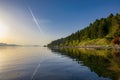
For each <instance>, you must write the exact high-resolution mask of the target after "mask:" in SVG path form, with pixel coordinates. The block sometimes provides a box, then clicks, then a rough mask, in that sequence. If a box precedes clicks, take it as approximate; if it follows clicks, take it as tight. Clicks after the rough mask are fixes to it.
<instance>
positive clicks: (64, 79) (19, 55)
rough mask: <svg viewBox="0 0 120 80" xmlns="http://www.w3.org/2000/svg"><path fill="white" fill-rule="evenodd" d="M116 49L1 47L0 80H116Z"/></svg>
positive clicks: (118, 64)
mask: <svg viewBox="0 0 120 80" xmlns="http://www.w3.org/2000/svg"><path fill="white" fill-rule="evenodd" d="M119 76H120V55H119V50H85V49H59V50H51V49H48V48H44V47H0V80H119V79H120V77H119Z"/></svg>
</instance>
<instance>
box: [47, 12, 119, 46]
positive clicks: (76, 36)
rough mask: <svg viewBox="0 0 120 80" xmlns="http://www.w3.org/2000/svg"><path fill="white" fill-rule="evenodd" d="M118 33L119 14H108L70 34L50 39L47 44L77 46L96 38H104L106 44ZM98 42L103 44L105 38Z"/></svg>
mask: <svg viewBox="0 0 120 80" xmlns="http://www.w3.org/2000/svg"><path fill="white" fill-rule="evenodd" d="M115 34H117V35H120V14H116V15H115V16H114V15H113V14H110V15H109V16H108V17H107V18H101V19H100V20H98V19H96V21H95V22H93V23H90V25H89V26H88V27H86V28H84V29H82V30H78V31H77V32H75V33H72V34H71V35H69V36H67V37H65V38H61V39H58V40H55V41H52V42H51V43H50V44H48V46H77V45H80V44H81V42H85V41H86V42H90V40H91V44H94V42H92V41H94V40H96V39H106V42H107V44H109V43H111V41H112V39H113V37H114V35H115ZM101 41H102V42H101V43H100V40H99V44H105V43H106V42H105V40H101Z"/></svg>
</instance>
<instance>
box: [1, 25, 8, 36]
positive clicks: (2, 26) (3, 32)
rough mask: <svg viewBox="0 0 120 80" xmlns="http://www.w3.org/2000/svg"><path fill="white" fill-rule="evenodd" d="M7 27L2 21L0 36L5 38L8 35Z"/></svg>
mask: <svg viewBox="0 0 120 80" xmlns="http://www.w3.org/2000/svg"><path fill="white" fill-rule="evenodd" d="M6 32H7V29H6V26H5V25H3V24H1V23H0V38H3V37H5V36H6V34H7V33H6Z"/></svg>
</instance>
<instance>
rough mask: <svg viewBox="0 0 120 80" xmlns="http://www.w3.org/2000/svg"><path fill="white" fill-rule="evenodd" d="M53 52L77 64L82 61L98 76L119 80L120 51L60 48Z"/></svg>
mask: <svg viewBox="0 0 120 80" xmlns="http://www.w3.org/2000/svg"><path fill="white" fill-rule="evenodd" d="M53 51H57V52H59V54H62V55H65V56H67V57H70V58H72V59H73V60H76V61H77V62H78V64H79V63H80V64H81V61H82V64H83V65H84V66H88V67H89V68H90V70H91V71H93V72H95V73H97V74H98V75H99V76H103V77H109V78H111V79H112V80H120V50H117V49H114V50H96V49H77V48H61V49H53Z"/></svg>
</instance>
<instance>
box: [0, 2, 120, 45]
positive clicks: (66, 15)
mask: <svg viewBox="0 0 120 80" xmlns="http://www.w3.org/2000/svg"><path fill="white" fill-rule="evenodd" d="M119 3H120V0H0V12H1V13H0V23H2V24H4V25H6V26H7V28H8V32H9V33H8V35H7V36H6V37H4V38H1V41H2V42H7V43H17V44H30V43H31V44H40V45H43V44H47V43H49V42H50V41H52V40H55V39H58V38H61V37H65V36H68V35H70V34H71V33H73V32H76V31H77V30H80V29H83V28H84V27H86V26H88V25H89V24H90V23H92V22H94V21H95V20H96V19H100V18H102V17H107V16H108V15H109V14H110V13H113V14H116V13H120V5H119Z"/></svg>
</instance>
